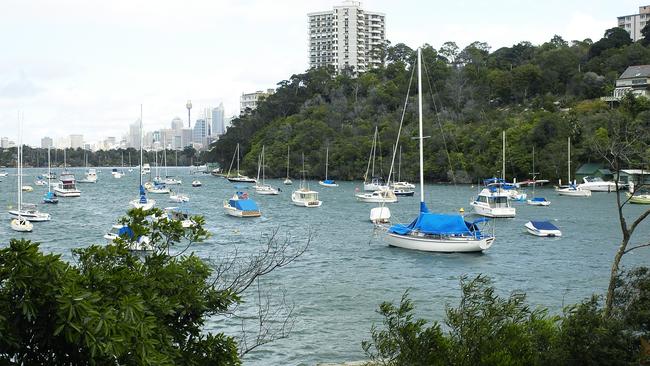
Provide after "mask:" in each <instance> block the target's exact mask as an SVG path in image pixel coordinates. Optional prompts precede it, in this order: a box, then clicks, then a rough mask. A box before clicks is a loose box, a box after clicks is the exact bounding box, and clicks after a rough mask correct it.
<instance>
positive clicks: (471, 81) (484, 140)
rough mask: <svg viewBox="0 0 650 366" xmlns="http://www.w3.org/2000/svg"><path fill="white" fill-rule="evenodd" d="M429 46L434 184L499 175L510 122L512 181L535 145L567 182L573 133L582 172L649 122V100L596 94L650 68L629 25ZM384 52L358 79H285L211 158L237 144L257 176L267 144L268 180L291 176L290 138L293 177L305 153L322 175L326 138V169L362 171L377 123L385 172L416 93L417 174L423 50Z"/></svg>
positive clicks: (406, 136) (408, 168) (399, 47)
mask: <svg viewBox="0 0 650 366" xmlns="http://www.w3.org/2000/svg"><path fill="white" fill-rule="evenodd" d="M422 54H423V82H422V84H423V101H424V107H423V110H424V112H423V113H424V124H425V127H424V128H425V131H424V132H425V135H429V136H431V138H430V139H427V140H426V146H425V174H426V178H427V179H428V180H434V181H456V182H475V181H476V180H477V179H480V178H485V177H490V176H494V175H499V174H500V170H501V133H502V131H504V130H505V131H506V135H507V152H506V175H507V178H508V179H512V178H513V177H514V178H517V179H519V180H523V179H527V178H530V177H529V173H530V172H532V164H533V162H532V149H533V147H534V148H535V151H536V153H535V155H536V157H535V160H536V162H535V170H537V171H538V172H541V175H540V176H539V178H546V179H551V180H557V179H558V178H563V179H566V165H567V149H566V141H567V137H571V139H572V144H573V147H572V167H573V169H574V171H575V169H577V167H579V166H580V165H581V164H582V163H587V162H601V161H602V162H605V160H603V158H602V154H600V153H599V151H601V149H600V148H599V147H598V146H597V144H598V143H599V141H600V142H602V140H603V138H607V134H608V131H609V130H608V129H610V127H611V122H612V121H613V120H616V121H626V122H625V123H633V124H634V125H635V126H637V127H638V128H647V127H650V104H649V103H648V101H647V100H646V99H645V98H637V99H633V98H625V99H624V100H623V101H622V102H621V103H620V106H619V105H618V104H617V105H614V106H612V105H608V104H607V103H605V102H602V101H600V99H599V98H600V97H601V96H605V95H611V93H612V91H613V88H614V85H615V80H616V78H617V77H618V76H619V75H620V74H621V73H622V72H623V71H624V70H625V69H626V68H627V67H628V66H630V65H641V64H650V48H648V46H647V42H646V41H645V40H641V41H639V42H636V43H633V42H632V41H631V39H630V37H629V35H628V34H627V32H625V31H624V30H623V29H620V28H612V29H609V30H607V31H606V32H605V36H604V37H603V38H602V39H600V40H598V41H597V42H592V41H591V40H589V39H587V40H584V41H572V42H570V43H569V42H566V41H565V40H563V39H562V38H561V37H559V36H554V37H553V38H552V39H551V40H550V41H549V42H546V43H544V44H542V45H538V46H537V45H533V44H531V43H529V42H521V43H518V44H516V45H513V46H512V47H504V48H500V49H498V50H495V51H493V52H491V49H490V46H489V45H487V44H485V43H481V42H474V43H472V44H470V45H469V46H467V47H466V48H464V49H459V48H458V47H457V46H456V44H455V43H453V42H447V43H445V44H444V45H443V46H442V47H441V48H440V49H439V50H435V49H434V48H432V47H431V46H430V45H428V44H425V45H423V46H422ZM384 56H385V59H386V65H385V66H384V67H382V68H379V69H375V70H372V71H369V72H365V73H363V74H361V75H358V77H352V76H350V75H348V74H346V73H344V74H342V75H336V74H335V73H334V71H333V70H332V69H328V68H320V69H312V70H309V71H307V72H305V73H303V74H297V75H292V76H291V77H290V78H289V79H288V80H283V81H281V82H279V83H278V88H277V91H276V93H275V94H273V95H271V96H269V97H267V98H266V99H265V100H264V101H262V102H261V103H260V104H259V106H258V108H257V109H256V110H254V111H252V112H251V113H250V114H248V115H245V116H241V117H239V118H237V119H235V120H234V121H233V122H232V127H230V128H229V129H228V131H227V133H226V134H225V135H224V136H222V137H221V139H220V140H219V141H217V142H216V143H214V145H213V146H212V149H211V150H210V151H209V152H208V153H206V155H205V156H204V157H203V158H204V159H205V160H207V161H216V162H218V163H219V164H220V165H221V166H222V167H224V169H225V170H226V171H227V169H228V167H229V165H230V162H231V159H232V156H233V153H234V151H235V147H236V144H237V143H240V145H241V152H242V156H243V157H242V162H241V167H242V169H243V170H245V172H246V173H248V174H249V175H255V172H256V170H257V161H258V155H259V154H260V152H261V149H262V146H263V145H264V146H265V155H266V157H265V159H266V174H267V176H274V177H282V176H284V175H285V174H286V173H285V171H286V159H287V146H289V148H290V150H291V156H290V160H291V175H292V176H293V177H297V176H299V174H300V173H299V170H300V169H301V168H300V166H301V154H302V153H304V155H305V166H306V170H307V171H308V176H310V177H323V176H324V172H325V150H326V147H327V146H329V151H330V158H329V176H330V177H332V178H335V179H342V180H347V179H360V178H362V176H363V174H364V172H365V170H366V165H367V162H368V156H369V153H370V150H371V145H372V137H373V133H374V129H375V126H378V128H379V135H380V141H381V146H380V149H379V151H378V159H379V157H381V163H379V160H378V164H380V168H376V170H383V172H384V176H385V175H387V174H388V170H389V165H390V161H391V150H392V146H393V144H395V141H396V136H397V131H398V126H399V123H400V118H401V115H402V110H403V106H404V102H405V98H406V95H407V90H408V91H409V101H408V106H407V109H406V113H405V119H404V129H403V133H402V137H401V139H400V141H399V144H400V145H401V146H402V150H403V156H402V177H403V178H404V177H406V178H408V179H411V180H414V179H415V178H416V176H417V141H416V140H413V139H412V137H414V136H416V135H417V93H418V92H417V82H416V77H413V80H412V82H411V77H412V74H413V72H412V71H413V65H414V63H415V58H416V56H415V50H413V49H411V48H409V47H407V46H406V45H404V44H401V43H400V44H396V45H388V46H387V47H386V49H385V55H384ZM409 85H410V90H409ZM644 155H645V157H644V156H643V154H642V156H637V158H635V159H636V160H635V161H630V162H629V164H631V165H634V167H640V166H639V165H643V164H644V163H645V162H647V159H646V157H647V156H648V154H647V153H645V154H644ZM452 172H453V173H452Z"/></svg>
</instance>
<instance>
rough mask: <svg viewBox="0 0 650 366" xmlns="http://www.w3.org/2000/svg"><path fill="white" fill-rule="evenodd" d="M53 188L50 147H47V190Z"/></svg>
mask: <svg viewBox="0 0 650 366" xmlns="http://www.w3.org/2000/svg"><path fill="white" fill-rule="evenodd" d="M51 190H52V166H51V164H50V147H49V146H48V147H47V191H48V192H50V191H51Z"/></svg>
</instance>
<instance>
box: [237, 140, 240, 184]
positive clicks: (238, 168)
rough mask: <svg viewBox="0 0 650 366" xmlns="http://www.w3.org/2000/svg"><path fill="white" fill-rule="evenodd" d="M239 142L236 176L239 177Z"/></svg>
mask: <svg viewBox="0 0 650 366" xmlns="http://www.w3.org/2000/svg"><path fill="white" fill-rule="evenodd" d="M239 175H240V174H239V142H238V143H237V176H238V177H239Z"/></svg>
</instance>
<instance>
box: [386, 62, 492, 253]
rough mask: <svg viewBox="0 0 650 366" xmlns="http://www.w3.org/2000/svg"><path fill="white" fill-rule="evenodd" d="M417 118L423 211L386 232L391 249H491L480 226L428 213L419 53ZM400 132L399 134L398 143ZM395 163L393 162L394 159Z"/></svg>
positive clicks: (444, 250) (473, 250)
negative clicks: (392, 247)
mask: <svg viewBox="0 0 650 366" xmlns="http://www.w3.org/2000/svg"><path fill="white" fill-rule="evenodd" d="M417 55H418V115H419V140H420V211H419V214H418V216H417V218H416V219H415V220H413V221H412V222H411V223H410V224H408V225H402V224H396V225H392V226H391V227H389V228H388V229H387V230H386V236H385V237H384V240H385V241H386V242H387V243H388V245H391V246H396V247H401V248H406V249H414V250H422V251H429V252H481V251H484V250H486V249H488V248H490V247H491V246H492V244H493V243H494V236H493V235H487V234H484V233H483V232H481V230H480V229H479V228H478V223H479V222H481V221H485V220H486V219H482V218H481V219H479V220H477V221H474V222H467V221H465V218H464V217H463V216H461V215H459V214H436V213H431V212H429V210H428V208H427V206H426V204H425V203H424V141H423V140H424V136H423V134H422V78H421V75H422V74H421V50H420V49H418V54H417ZM400 132H401V125H400V131H399V132H398V135H397V139H398V140H399V136H400ZM393 160H394V158H393Z"/></svg>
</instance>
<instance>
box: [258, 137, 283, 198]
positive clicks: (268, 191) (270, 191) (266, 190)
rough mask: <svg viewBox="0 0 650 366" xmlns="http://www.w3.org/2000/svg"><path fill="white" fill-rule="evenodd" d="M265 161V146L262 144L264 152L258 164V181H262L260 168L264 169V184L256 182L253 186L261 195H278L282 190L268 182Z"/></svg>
mask: <svg viewBox="0 0 650 366" xmlns="http://www.w3.org/2000/svg"><path fill="white" fill-rule="evenodd" d="M264 163H265V160H264V146H262V153H261V154H260V158H259V162H258V166H257V181H258V182H259V181H260V170H261V171H262V184H258V183H256V184H255V185H254V186H253V189H254V190H255V193H257V194H261V195H267V196H269V195H271V196H274V195H278V194H279V193H280V191H279V190H278V189H277V188H275V187H273V186H271V185H270V184H266V179H265V173H264Z"/></svg>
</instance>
